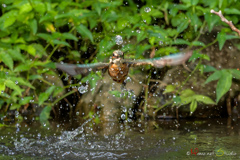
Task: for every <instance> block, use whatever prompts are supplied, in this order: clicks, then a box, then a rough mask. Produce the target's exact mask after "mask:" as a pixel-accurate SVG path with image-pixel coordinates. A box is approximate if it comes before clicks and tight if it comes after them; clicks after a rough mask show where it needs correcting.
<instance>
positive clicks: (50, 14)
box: [0, 0, 240, 119]
mask: <svg viewBox="0 0 240 160" xmlns="http://www.w3.org/2000/svg"><path fill="white" fill-rule="evenodd" d="M239 7H240V2H238V1H235V0H226V1H223V0H220V1H219V0H211V1H209V0H182V1H181V2H179V1H176V0H169V1H144V0H142V1H141V2H138V1H137V2H136V1H133V0H127V1H122V0H116V1H109V0H98V1H78V0H77V1H72V0H68V1H59V0H52V1H43V0H2V8H1V18H0V39H1V40H0V62H1V71H0V90H1V91H2V93H1V95H0V96H1V98H0V108H1V111H2V113H3V115H5V114H6V112H7V111H8V110H14V109H17V110H18V111H19V110H20V107H21V106H28V105H29V104H37V105H39V106H43V107H46V109H44V110H43V112H44V113H42V114H41V115H42V117H41V119H46V118H48V117H49V112H50V110H49V108H51V107H53V106H54V105H55V104H56V103H57V102H58V101H59V100H61V99H63V98H65V97H66V96H68V95H70V94H72V93H74V92H76V90H72V91H71V92H69V93H67V94H64V95H61V94H59V93H61V92H62V91H63V90H64V88H62V87H61V85H56V84H53V83H50V82H48V80H46V78H45V76H46V75H47V76H54V77H57V76H58V74H57V73H56V72H55V70H53V69H54V64H53V63H52V61H55V62H56V61H57V62H59V61H65V62H69V63H88V62H98V61H100V62H102V61H107V59H106V57H109V56H110V55H111V53H112V51H113V49H114V48H118V46H117V45H116V44H115V41H114V40H115V37H116V35H120V36H122V37H123V40H124V45H122V48H121V50H122V51H124V52H127V54H126V55H127V57H128V58H144V55H143V53H144V52H151V50H155V56H163V55H166V54H169V53H174V52H178V51H179V48H181V47H185V46H188V47H189V48H190V47H192V46H196V47H199V50H198V51H200V50H202V49H204V48H206V47H207V46H209V45H212V44H213V43H212V44H204V43H203V42H200V41H199V40H198V39H199V37H200V35H201V34H202V31H203V30H204V28H205V27H206V26H207V27H208V29H209V31H210V32H211V31H212V29H213V27H214V26H215V25H224V26H225V27H224V28H222V30H221V32H220V33H219V35H218V37H217V40H216V41H215V42H217V41H218V42H219V46H220V49H221V48H222V47H223V45H224V43H225V41H226V40H227V39H232V38H236V36H234V35H228V34H229V33H232V31H231V30H230V29H229V27H228V26H226V25H225V24H224V23H222V22H221V20H220V18H218V17H217V16H216V15H212V14H211V13H210V9H216V10H218V9H221V10H222V11H223V13H224V14H225V15H226V17H227V18H229V19H231V20H232V21H233V22H234V23H236V22H238V21H239V17H238V16H237V15H239V14H240V11H239V10H238V8H239ZM215 42H214V43H215ZM198 51H197V52H196V53H195V57H196V58H198V57H200V58H206V59H208V57H206V56H205V57H204V56H202V57H201V56H199V55H200V54H198ZM193 56H194V55H193ZM197 67H201V65H198V66H197ZM220 72H221V74H226V73H225V71H220ZM218 73H219V72H218ZM228 73H230V72H228ZM231 73H232V74H235V72H234V73H233V72H231ZM216 74H217V73H215V75H216ZM237 74H238V75H239V73H237ZM80 78H81V77H80ZM211 78H212V80H213V79H215V80H217V79H219V78H216V77H214V75H213V76H211ZM96 79H97V78H96ZM229 79H230V78H229ZM89 80H90V76H89V77H86V78H84V79H82V81H83V82H86V81H89ZM95 81H96V80H95ZM95 81H93V82H92V85H94V84H95ZM208 81H210V80H208ZM219 81H221V78H220V80H219ZM37 82H39V83H40V84H41V85H40V86H38V87H36V86H35V85H36V83H37ZM219 83H220V82H219ZM78 85H79V84H72V86H78ZM225 85H228V86H229V85H230V86H231V84H230V82H229V81H228V82H226V84H225ZM46 86H47V87H46ZM45 87H46V88H45ZM67 87H69V86H67ZM67 87H66V88H67ZM227 89H228V87H225V90H224V92H225V91H227ZM221 92H222V93H221V94H219V96H218V100H219V99H220V98H221V96H222V95H223V93H224V92H223V91H221ZM217 94H218V89H217ZM51 97H52V98H53V99H55V100H52V99H51ZM191 111H192V112H193V111H194V109H191Z"/></svg>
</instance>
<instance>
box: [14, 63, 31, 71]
mask: <svg viewBox="0 0 240 160" xmlns="http://www.w3.org/2000/svg"><path fill="white" fill-rule="evenodd" d="M30 69H31V67H30V66H29V65H28V64H20V65H18V66H17V67H15V69H14V72H24V71H28V70H30Z"/></svg>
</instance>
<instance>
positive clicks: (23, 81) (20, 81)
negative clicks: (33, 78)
mask: <svg viewBox="0 0 240 160" xmlns="http://www.w3.org/2000/svg"><path fill="white" fill-rule="evenodd" d="M10 79H11V80H12V81H14V82H15V83H19V84H20V85H24V86H27V87H30V88H32V89H35V87H33V86H32V85H31V83H29V82H28V81H27V80H26V79H24V78H22V77H11V78H10Z"/></svg>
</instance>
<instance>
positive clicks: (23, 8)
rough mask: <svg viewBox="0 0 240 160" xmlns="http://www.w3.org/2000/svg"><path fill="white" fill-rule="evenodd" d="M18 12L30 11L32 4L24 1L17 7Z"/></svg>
mask: <svg viewBox="0 0 240 160" xmlns="http://www.w3.org/2000/svg"><path fill="white" fill-rule="evenodd" d="M19 9H20V10H19V14H22V13H26V12H30V11H31V10H32V6H31V4H30V3H25V4H23V5H21V6H20V7H19Z"/></svg>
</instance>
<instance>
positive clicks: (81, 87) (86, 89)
mask: <svg viewBox="0 0 240 160" xmlns="http://www.w3.org/2000/svg"><path fill="white" fill-rule="evenodd" d="M78 91H79V92H80V93H81V94H84V93H86V92H87V91H88V85H86V86H83V85H82V86H80V87H79V88H78Z"/></svg>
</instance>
